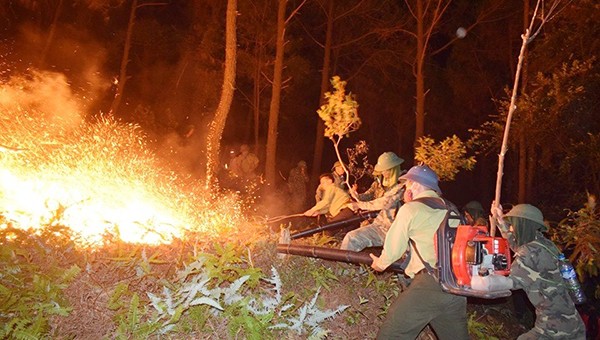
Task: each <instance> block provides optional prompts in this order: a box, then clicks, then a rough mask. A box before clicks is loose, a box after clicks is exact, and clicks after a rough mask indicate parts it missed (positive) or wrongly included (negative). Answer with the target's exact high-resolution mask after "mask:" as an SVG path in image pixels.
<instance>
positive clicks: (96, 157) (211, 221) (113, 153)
mask: <svg viewBox="0 0 600 340" xmlns="http://www.w3.org/2000/svg"><path fill="white" fill-rule="evenodd" d="M34 87H35V86H34ZM36 91H37V90H34V89H33V87H28V86H25V87H21V88H18V87H15V86H14V84H7V85H2V87H0V129H1V130H2V135H0V145H1V146H2V149H1V150H2V152H1V153H0V215H2V216H3V217H4V219H3V220H4V221H7V222H5V223H3V224H0V228H2V227H6V225H8V224H10V225H11V226H15V227H18V228H23V229H29V228H33V229H37V228H40V227H41V226H46V225H64V226H68V227H70V228H72V229H73V230H74V231H76V232H77V233H79V234H80V235H81V236H82V237H83V239H85V240H86V241H87V242H90V243H94V244H97V243H100V242H102V240H103V238H104V237H105V236H106V235H107V234H110V235H112V236H117V237H118V238H119V239H121V240H123V241H126V242H140V243H151V244H157V243H167V242H170V241H171V240H172V239H173V238H181V237H184V236H185V234H186V233H187V232H208V233H218V232H220V231H222V229H227V228H232V227H235V226H238V225H239V224H241V223H240V222H241V214H240V208H239V204H238V203H237V202H236V200H235V197H218V198H216V197H211V196H210V194H209V193H207V192H205V191H203V190H201V189H199V188H198V187H199V185H197V184H196V183H195V181H194V180H192V179H191V178H189V177H186V176H183V175H180V174H178V173H175V172H174V171H172V170H169V167H167V166H166V165H165V164H164V162H163V161H162V160H161V159H159V158H158V157H156V156H155V154H154V153H153V152H152V151H151V150H150V148H149V146H148V145H147V141H146V138H145V136H144V135H143V133H142V131H141V130H140V129H139V127H138V126H136V125H133V124H124V123H120V122H118V121H116V120H115V119H114V118H112V117H100V118H98V119H96V120H93V121H90V122H84V121H82V120H78V123H77V124H76V125H74V120H72V119H70V118H69V119H66V120H65V118H64V117H61V116H60V114H58V113H55V112H53V111H51V110H58V111H57V112H59V113H60V112H62V111H61V110H60V109H59V106H49V107H48V110H47V111H41V110H42V109H44V108H45V107H44V106H43V105H42V104H43V103H37V102H36V105H30V104H28V103H30V102H29V101H28V100H26V99H27V98H28V96H27V94H28V93H35V92H36ZM24 102H25V103H26V105H21V103H24ZM38 104H39V105H38ZM67 117H71V114H68V115H67ZM217 200H219V201H221V202H219V203H218V204H217V203H216V201H217Z"/></svg>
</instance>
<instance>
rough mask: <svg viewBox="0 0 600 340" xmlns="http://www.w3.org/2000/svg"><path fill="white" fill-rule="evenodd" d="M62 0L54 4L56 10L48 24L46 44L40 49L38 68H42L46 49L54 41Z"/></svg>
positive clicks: (46, 53)
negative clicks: (50, 22)
mask: <svg viewBox="0 0 600 340" xmlns="http://www.w3.org/2000/svg"><path fill="white" fill-rule="evenodd" d="M63 2H64V0H60V1H59V2H58V4H57V5H56V11H55V12H54V18H53V19H52V24H51V25H50V32H49V33H48V38H46V45H45V46H44V50H43V51H42V55H41V57H40V63H39V65H40V68H43V67H44V66H45V65H46V57H48V51H49V50H50V46H51V45H52V42H53V41H54V36H55V35H56V26H57V23H58V18H59V17H60V13H61V12H62V7H63Z"/></svg>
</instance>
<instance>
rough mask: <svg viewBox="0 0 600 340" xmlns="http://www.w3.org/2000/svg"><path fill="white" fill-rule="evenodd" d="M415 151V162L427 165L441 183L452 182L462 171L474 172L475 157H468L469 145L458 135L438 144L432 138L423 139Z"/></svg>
mask: <svg viewBox="0 0 600 340" xmlns="http://www.w3.org/2000/svg"><path fill="white" fill-rule="evenodd" d="M418 142H419V146H418V147H417V148H416V149H415V160H417V161H419V162H423V163H425V164H427V165H428V166H429V167H430V168H431V169H433V171H435V173H436V174H437V175H438V176H439V178H440V180H441V181H452V180H454V178H455V177H456V174H457V173H458V172H459V171H460V170H461V169H465V170H472V169H473V167H474V166H475V163H476V160H475V156H471V157H467V145H466V144H465V143H463V142H462V141H461V140H460V138H458V137H457V136H456V135H453V136H452V137H447V138H446V139H444V140H443V141H441V142H439V143H438V144H436V143H435V140H434V139H432V138H430V137H427V136H425V137H421V138H419V140H418Z"/></svg>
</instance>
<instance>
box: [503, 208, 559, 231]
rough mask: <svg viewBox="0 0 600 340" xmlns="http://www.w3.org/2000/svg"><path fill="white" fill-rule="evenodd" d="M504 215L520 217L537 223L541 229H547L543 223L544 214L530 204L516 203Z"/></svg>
mask: <svg viewBox="0 0 600 340" xmlns="http://www.w3.org/2000/svg"><path fill="white" fill-rule="evenodd" d="M505 216H506V217H520V218H524V219H527V220H530V221H532V222H535V223H536V224H538V225H539V226H540V227H541V228H539V229H540V230H542V231H546V230H548V228H547V227H546V224H545V223H544V216H543V215H542V212H541V211H540V209H538V208H536V207H534V206H533V205H531V204H517V205H515V206H514V207H513V208H512V209H510V211H509V212H508V213H507V214H506V215H505Z"/></svg>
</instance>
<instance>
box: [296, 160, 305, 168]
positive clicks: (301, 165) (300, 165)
mask: <svg viewBox="0 0 600 340" xmlns="http://www.w3.org/2000/svg"><path fill="white" fill-rule="evenodd" d="M298 166H299V167H304V168H306V162H305V161H300V162H298Z"/></svg>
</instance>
